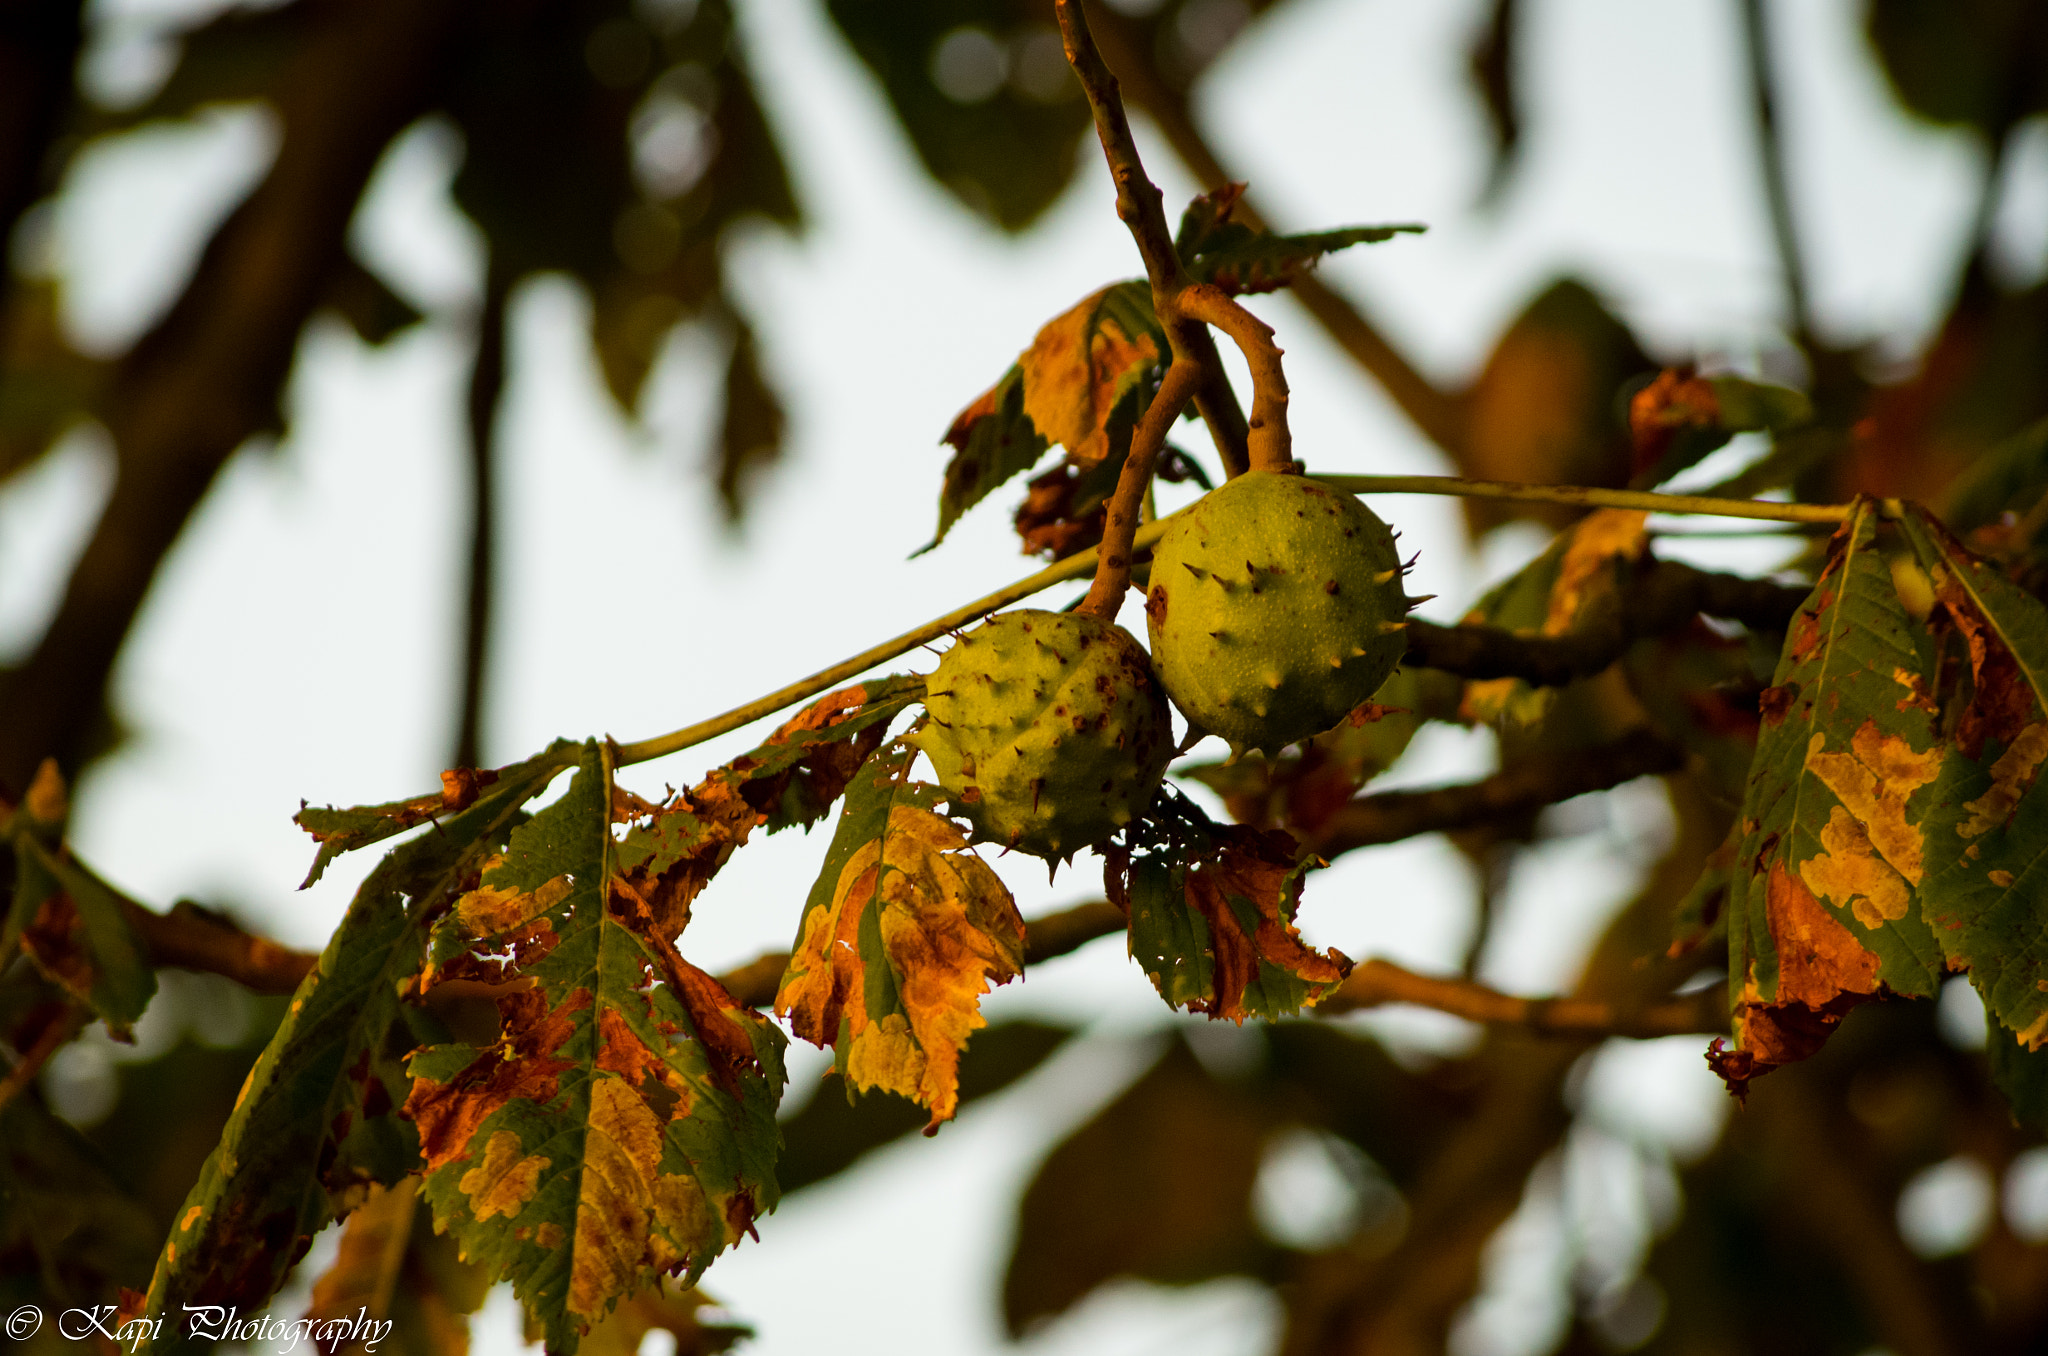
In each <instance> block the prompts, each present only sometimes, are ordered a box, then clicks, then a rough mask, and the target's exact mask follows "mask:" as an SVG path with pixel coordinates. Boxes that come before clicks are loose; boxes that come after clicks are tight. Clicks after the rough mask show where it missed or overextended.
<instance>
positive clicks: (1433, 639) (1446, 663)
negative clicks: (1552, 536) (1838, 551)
mask: <svg viewBox="0 0 2048 1356" xmlns="http://www.w3.org/2000/svg"><path fill="white" fill-rule="evenodd" d="M1807 592H1808V591H1807V590H1806V589H1804V588H1802V587H1799V586H1798V585H1790V584H1778V583H1774V582H1772V581H1771V580H1768V579H1744V578H1741V577H1740V576H1738V575H1730V574H1715V573H1711V572H1709V571H1705V570H1696V569H1693V568H1692V567H1691V566H1689V565H1682V564H1679V563H1678V562H1676V561H1668V560H1660V561H1656V562H1654V563H1653V564H1651V565H1650V566H1649V567H1648V568H1646V569H1644V570H1643V571H1642V572H1641V573H1639V574H1638V575H1637V576H1636V577H1635V578H1634V579H1633V580H1631V581H1630V582H1629V584H1628V587H1627V589H1626V590H1625V591H1624V593H1623V595H1622V606H1621V608H1620V609H1619V610H1618V611H1617V612H1615V613H1611V614H1609V615H1608V616H1607V617H1606V618H1604V619H1602V620H1600V621H1598V622H1596V623H1594V624H1593V625H1590V626H1587V627H1584V628H1582V629H1579V630H1575V631H1571V632H1568V633H1567V634H1565V635H1561V636H1524V635H1517V634H1516V633H1514V632H1512V631H1507V630H1503V629H1502V628H1500V627H1495V626H1438V625H1435V624H1434V623H1431V622H1426V621H1421V620H1419V619H1418V620H1411V621H1410V622H1409V623H1408V654H1407V656H1406V659H1405V661H1404V662H1406V663H1408V664H1412V665H1414V666H1416V667H1417V668H1426V669H1442V670H1443V671H1445V672H1447V673H1455V674H1457V675H1459V676H1460V677H1464V678H1520V679H1522V680H1524V681H1525V682H1529V683H1534V684H1535V685H1537V686H1538V687H1562V686H1563V685H1565V684H1566V683H1571V682H1576V681H1577V680H1578V679H1581V678H1590V677H1591V676H1592V675H1594V674H1596V673H1599V672H1600V671H1602V670H1603V669H1605V668H1606V667H1607V666H1608V665H1610V664H1612V663H1614V661H1616V660H1617V659H1619V658H1621V656H1622V654H1623V653H1624V652H1625V651H1626V650H1627V649H1628V647H1629V646H1630V645H1631V644H1633V643H1634V642H1635V641H1637V640H1639V639H1641V638H1643V637H1645V636H1659V635H1668V634H1669V633H1671V632H1673V631H1676V630H1678V629H1679V628H1680V627H1683V626H1685V625H1686V624H1687V623H1689V622H1690V621H1691V620H1692V618H1693V617H1695V616H1696V615H1698V614H1700V613H1705V614H1706V615H1707V616H1710V617H1724V618H1727V619H1729V620H1731V621H1739V622H1741V623H1742V624H1743V625H1744V626H1747V627H1749V628H1750V629H1752V630H1755V631H1764V632H1770V631H1782V630H1783V629H1784V628H1785V627H1786V626H1788V625H1789V624H1790V623H1791V620H1792V616H1793V614H1794V613H1796V612H1797V611H1798V610H1799V605H1800V604H1801V603H1802V602H1804V601H1805V600H1806V596H1807Z"/></svg>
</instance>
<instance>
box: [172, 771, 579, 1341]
mask: <svg viewBox="0 0 2048 1356" xmlns="http://www.w3.org/2000/svg"><path fill="white" fill-rule="evenodd" d="M528 767H529V769H530V770H529V771H528V772H527V773H526V775H524V776H523V777H517V778H515V777H501V778H499V780H498V781H497V782H496V783H495V784H494V785H493V786H492V787H491V788H490V789H489V790H488V792H486V793H485V794H483V795H482V796H479V797H478V798H477V800H476V801H475V803H474V804H472V805H471V806H470V807H469V808H468V809H466V810H464V811H462V812H460V813H458V814H455V815H453V816H450V817H449V818H447V819H445V820H443V821H441V823H440V824H439V825H438V826H437V827H436V829H435V830H434V831H432V832H429V833H425V834H422V835H420V836H419V837H417V838H414V839H412V840H410V841H408V842H406V843H403V844H401V845H400V846H399V847H397V848H395V849H393V850H392V852H391V853H390V854H389V855H388V856H386V857H385V859H384V860H383V861H382V862H380V863H379V864H378V865H377V868H376V869H375V870H374V871H372V872H371V873H370V875H369V878H368V879H366V880H365V881H364V882H363V885H362V888H361V889H360V890H358V891H357V892H356V897H355V899H354V901H353V902H352V903H351V904H350V905H349V911H348V914H347V916H346V917H344V918H343V919H342V922H341V926H340V927H339V928H337V929H336V930H335V933H334V936H333V937H332V938H331V939H330V940H329V941H328V943H327V949H326V950H325V951H324V952H322V953H321V956H320V963H319V965H318V966H317V967H316V968H315V969H314V971H313V972H312V973H311V974H309V975H308V976H307V977H306V979H305V981H304V983H302V984H301V985H300V986H299V991H298V993H297V994H296V995H295V996H294V997H293V999H292V1004H291V1008H290V1010H289V1011H288V1012H287V1013H286V1015H285V1019H284V1021H283V1022H282V1023H281V1024H280V1025H279V1026H278V1029H277V1034H276V1035H275V1036H273V1037H272V1038H271V1042H270V1044H269V1046H267V1047H266V1048H265V1049H264V1051H263V1054H262V1056H261V1057H259V1058H258V1059H257V1061H256V1066H255V1067H254V1068H253V1069H251V1070H250V1072H249V1077H248V1081H247V1082H245V1083H244V1084H243V1086H242V1091H241V1095H240V1096H239V1097H238V1098H237V1099H236V1103H235V1110H234V1114H233V1115H232V1116H230V1117H229V1119H228V1124H227V1129H226V1130H225V1132H224V1133H223V1134H222V1136H221V1141H220V1145H219V1146H218V1147H217V1148H216V1149H215V1150H214V1152H213V1155H212V1157H210V1158H209V1159H207V1161H206V1167H205V1169H204V1170H203V1171H202V1172H201V1174H200V1177H199V1181H198V1183H197V1184H196V1185H195V1186H194V1187H193V1188H192V1191H191V1194H190V1195H188V1196H187V1197H186V1199H185V1204H184V1207H183V1208H182V1209H181V1210H180V1211H179V1213H178V1218H177V1221H176V1223H175V1224H174V1225H173V1226H172V1229H171V1234H170V1238H169V1241H168V1242H166V1243H165V1245H164V1250H163V1254H162V1256H161V1257H159V1258H158V1260H157V1266H156V1274H155V1277H154V1278H153V1279H152V1281H151V1282H150V1288H149V1295H148V1304H147V1309H146V1316H147V1317H149V1318H151V1319H157V1318H163V1317H165V1316H166V1315H168V1316H169V1317H170V1319H171V1321H169V1322H166V1323H164V1324H163V1327H162V1332H161V1335H160V1337H159V1338H158V1342H159V1344H163V1345H171V1344H177V1343H180V1342H184V1341H186V1340H188V1334H186V1332H185V1331H184V1329H183V1324H182V1321H181V1315H182V1313H183V1311H184V1306H186V1305H206V1304H214V1305H223V1306H240V1307H241V1308H243V1309H244V1310H247V1309H251V1308H256V1307H259V1306H261V1305H262V1304H263V1302H264V1301H266V1300H267V1299H269V1298H270V1296H271V1295H272V1294H273V1293H275V1292H276V1290H277V1287H278V1286H279V1285H280V1284H281V1283H282V1282H283V1280H284V1276H285V1273H286V1272H287V1271H288V1270H289V1269H290V1267H291V1265H292V1263H294V1262H295V1261H297V1260H298V1258H299V1256H300V1254H302V1253H303V1252H304V1251H305V1249H306V1246H307V1245H308V1244H309V1243H310V1242H311V1241H312V1238H313V1235H314V1234H315V1233H317V1232H319V1230H320V1229H321V1228H322V1227H324V1226H325V1225H326V1224H327V1223H328V1221H330V1220H331V1219H333V1218H334V1217H335V1216H336V1215H337V1214H340V1213H342V1212H343V1211H345V1210H347V1209H348V1208H350V1207H352V1206H353V1205H354V1204H355V1202H356V1199H357V1198H358V1197H359V1196H360V1195H361V1194H362V1193H363V1192H364V1191H366V1190H367V1189H368V1188H369V1187H370V1186H371V1185H372V1184H375V1183H382V1184H385V1185H390V1184H392V1183H395V1182H397V1181H398V1180H399V1179H401V1178H402V1177H404V1176H405V1174H406V1173H408V1172H410V1171H411V1170H412V1169H413V1168H414V1167H415V1166H416V1165H417V1163H418V1161H419V1152H418V1141H417V1138H416V1136H415V1134H414V1132H413V1128H412V1126H411V1125H410V1124H409V1123H407V1122H406V1121H405V1120H403V1119H401V1118H400V1117H399V1116H397V1115H396V1114H394V1113H395V1112H396V1110H397V1107H398V1105H399V1104H400V1103H401V1102H403V1101H404V1099H405V1095H406V1094H405V1075H404V1072H403V1068H402V1065H403V1061H404V1059H405V1056H406V1053H407V1052H408V1051H410V1050H411V1049H412V1048H413V1047H415V1046H417V1045H419V1044H420V1043H421V1042H422V1041H425V1040H429V1039H433V1038H434V1037H435V1034H436V1024H435V1023H434V1021H433V1019H432V1018H430V1017H429V1016H428V1015H427V1013H426V1012H425V1011H424V1010H423V1009H421V1008H419V1007H417V1006H415V1005H412V1004H409V1003H407V1002H405V1001H404V996H405V994H406V993H407V992H408V991H410V990H412V989H413V988H414V976H415V975H416V974H417V972H418V970H419V968H420V964H421V961H422V958H423V954H424V941H425V932H426V925H427V922H428V920H430V919H431V918H432V917H434V916H435V915H436V914H437V913H439V912H440V911H441V910H443V909H445V908H446V907H447V906H448V904H449V902H450V901H451V900H452V899H453V898H454V897H455V896H456V894H457V893H458V892H459V891H460V888H461V884H462V882H463V880H464V879H465V878H466V877H473V876H474V873H475V871H476V869H477V862H478V861H479V860H480V859H481V858H482V857H483V856H484V855H486V854H487V853H488V852H489V851H490V850H491V849H492V847H493V846H495V845H496V844H497V843H499V842H502V835H503V833H504V831H505V829H506V828H507V826H508V825H509V824H510V822H511V821H512V819H513V818H514V816H515V815H516V813H517V811H518V809H519V807H520V806H521V805H523V804H524V803H525V802H526V801H527V800H529V799H531V798H532V797H533V796H535V795H538V794H539V793H540V792H541V791H542V790H543V789H545V787H546V786H547V784H548V782H549V781H550V780H552V778H553V776H554V773H555V771H558V770H559V765H558V764H557V765H556V767H555V768H554V769H553V770H545V771H543V770H531V769H533V767H534V765H528Z"/></svg>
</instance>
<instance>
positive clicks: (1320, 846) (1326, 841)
mask: <svg viewBox="0 0 2048 1356" xmlns="http://www.w3.org/2000/svg"><path fill="white" fill-rule="evenodd" d="M1684 765H1685V754H1684V752H1683V750H1681V749H1679V748H1678V747H1677V746H1676V745H1674V744H1672V743H1670V742H1669V741H1668V740H1666V739H1665V738H1664V737H1663V736H1661V735H1658V734H1655V733H1653V732H1652V731H1649V730H1637V731H1634V732H1632V733H1630V734H1626V735H1623V736H1622V737H1621V738H1619V739H1616V740H1613V741H1611V742H1610V743H1606V744H1597V745H1594V746H1593V747H1592V748H1587V749H1574V750H1572V751H1571V752H1570V753H1564V754H1553V755H1550V756H1547V757H1542V758H1534V759H1531V760H1529V761H1528V762H1525V763H1520V764H1517V765H1516V766H1513V767H1510V768H1507V769H1506V770H1504V771H1501V772H1497V773H1495V774H1494V775H1493V776H1491V777H1486V778H1482V779H1481V780H1479V781H1476V782H1466V783H1462V784H1460V785H1456V786H1439V787H1432V788H1428V789H1425V790H1418V791H1382V792H1379V793H1378V794H1376V795H1370V796H1360V797H1359V798H1358V799H1356V800H1353V801H1350V802H1348V803H1347V804H1345V805H1343V806H1341V807H1339V808H1338V810H1337V811H1336V812H1335V813H1334V814H1332V815H1331V816H1330V817H1329V818H1328V819H1327V820H1325V821H1324V822H1323V823H1322V824H1320V825H1318V826H1317V829H1316V832H1315V834H1314V835H1313V837H1312V838H1311V840H1310V842H1309V846H1310V847H1312V848H1314V849H1315V850H1316V852H1317V853H1318V854H1319V855H1321V856H1324V857H1334V856H1337V855H1338V854H1339V853H1343V852H1350V851H1351V850H1353V849H1354V848H1362V847H1372V846H1375V845H1377V844H1381V843H1398V842H1400V841H1402V840H1403V839H1407V838H1414V837H1417V836H1419V835H1421V834H1425V833H1448V832H1451V831H1453V830H1456V829H1469V828H1472V827H1474V826H1476V825H1480V824H1490V823H1493V822H1495V821H1497V820H1501V819H1505V818H1507V817H1508V816H1510V815H1518V814H1526V813H1528V812H1530V811H1532V810H1540V809H1542V808H1543V807H1544V806H1546V805H1555V804H1557V803H1558V802H1559V801H1565V800H1570V799H1571V798H1572V797H1574V796H1583V795H1585V794H1587V793H1588V792H1592V791H1606V790H1609V789H1610V788H1613V787H1616V786H1620V785H1622V784H1623V783H1625V782H1632V781H1634V780H1635V779H1636V778H1638V777H1648V776H1652V775H1654V774H1656V773H1660V772H1675V771H1677V770H1678V769H1679V768H1681V767H1683V766H1684Z"/></svg>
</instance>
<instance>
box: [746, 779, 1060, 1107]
mask: <svg viewBox="0 0 2048 1356" xmlns="http://www.w3.org/2000/svg"><path fill="white" fill-rule="evenodd" d="M915 757H916V753H915V751H914V750H912V749H911V748H909V746H907V745H905V744H903V743H901V742H898V743H896V744H893V745H891V746H890V747H889V749H887V750H886V751H884V752H883V753H882V754H880V755H878V756H877V757H876V758H874V759H872V760H870V762H869V763H868V765H867V766H866V767H864V768H863V769H862V770H861V772H860V773H859V774H858V775H857V776H856V777H855V779H854V782H853V785H852V786H851V787H850V788H848V791H847V796H846V808H845V810H844V811H843V812H842V813H841V815H840V820H839V827H838V830H837V831H836V832H835V833H834V835H833V838H832V846H831V848H830V849H829V850H828V851H827V853H826V855H825V865H824V869H823V870H822V871H821V872H820V873H819V876H818V880H817V883H816V884H815V885H813V886H812V887H811V894H810V898H809V899H808V900H807V901H806V902H805V904H804V912H803V917H802V920H801V921H800V922H799V924H798V927H797V937H796V942H795V944H794V945H793V946H792V947H791V948H790V958H789V968H788V970H787V971H786V972H785V973H784V975H783V978H782V985H781V988H780V990H779V991H778V992H777V994H776V996H775V1010H776V1012H777V1013H778V1014H780V1015H783V1016H786V1017H787V1018H788V1019H789V1022H790V1028H791V1030H793V1031H795V1032H796V1034H797V1035H799V1036H802V1037H803V1038H804V1039H805V1040H808V1041H810V1042H812V1043H813V1044H815V1045H821V1046H824V1045H829V1046H831V1047H832V1052H833V1055H834V1060H835V1064H836V1066H837V1068H838V1070H839V1072H840V1074H841V1075H843V1076H844V1077H845V1078H846V1080H847V1086H848V1087H849V1089H860V1090H867V1089H871V1088H880V1089H883V1090H885V1091H888V1092H894V1093H897V1094H899V1095H901V1096H904V1097H908V1098H910V1099H911V1100H912V1101H914V1102H916V1103H917V1104H918V1105H920V1106H923V1107H925V1108H927V1109H929V1110H930V1112H931V1121H930V1123H929V1125H927V1127H926V1130H927V1132H928V1133H929V1132H930V1131H933V1130H936V1129H937V1127H938V1126H939V1124H940V1123H941V1122H943V1121H946V1120H950V1119H951V1118H952V1116H953V1112H954V1110H955V1108H956V1107H957V1105H958V1103H959V1066H960V1051H961V1049H962V1047H964V1046H965V1045H966V1043H967V1039H968V1037H969V1036H970V1035H971V1034H972V1033H973V1032H974V1030H975V1029H976V1028H978V1027H981V1026H984V1025H986V1022H985V1020H984V1019H983V1017H982V1016H981V995H982V994H983V993H985V992H987V991H988V989H989V988H990V987H991V986H993V985H996V984H1004V983H1008V982H1009V981H1010V980H1011V979H1013V978H1015V977H1016V976H1017V975H1018V974H1020V973H1022V971H1023V968H1024V920H1023V918H1022V917H1021V916H1020V915H1019V914H1018V912H1017V905H1016V902H1015V901H1014V900H1013V899H1011V897H1010V892H1009V890H1008V889H1006V888H1005V887H1004V885H1003V883H1002V881H1001V879H999V878H998V877H997V876H996V874H995V872H994V871H992V870H990V869H989V867H988V864H987V863H986V862H984V861H982V860H981V858H980V857H978V856H977V855H975V853H974V851H973V849H972V848H970V847H969V846H968V844H967V835H966V834H965V833H963V832H961V830H960V829H959V828H958V827H957V826H956V825H954V824H953V823H952V821H950V820H948V819H945V818H943V817H942V816H940V815H938V814H937V813H935V812H934V808H933V807H934V806H935V805H936V804H937V803H938V801H939V799H940V797H941V794H942V793H940V792H939V790H938V788H937V787H932V786H925V785H923V784H921V783H916V782H911V781H909V780H908V774H909V769H910V764H911V762H912V761H913V760H914V759H915Z"/></svg>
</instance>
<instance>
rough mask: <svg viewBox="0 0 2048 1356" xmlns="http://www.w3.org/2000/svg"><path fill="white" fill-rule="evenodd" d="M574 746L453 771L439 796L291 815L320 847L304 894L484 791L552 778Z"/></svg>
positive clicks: (304, 807) (556, 746)
mask: <svg viewBox="0 0 2048 1356" xmlns="http://www.w3.org/2000/svg"><path fill="white" fill-rule="evenodd" d="M573 747H574V746H573V745H569V744H566V743H564V742H562V741H559V740H558V741H556V742H555V743H554V744H552V745H550V746H549V747H548V750H547V751H546V752H545V753H542V754H539V755H538V756H536V757H533V758H529V759H527V760H526V761H525V762H523V763H515V764H513V765H512V766H510V767H505V768H500V769H498V770H497V771H495V772H482V771H479V770H477V769H476V768H451V769H449V770H448V771H446V772H443V773H442V774H441V790H440V792H439V793H438V794H433V795H425V796H414V797H412V798H411V799H410V800H394V801H388V802H386V803H385V804H382V805H357V806H353V807H351V808H349V809H345V810H341V809H336V808H335V807H333V806H331V805H327V806H312V805H306V804H304V803H303V802H302V803H301V804H300V806H299V812H298V813H297V814H295V815H293V816H292V823H294V824H297V825H298V826H299V827H300V828H302V829H304V830H305V831H306V832H307V833H309V834H311V835H312V836H313V841H314V842H315V843H318V844H319V845H320V847H319V851H317V852H316V853H315V854H314V856H313V867H312V869H311V870H310V871H308V872H307V873H306V879H305V880H303V881H301V882H300V883H299V888H300V889H301V890H303V889H305V888H307V887H308V886H310V885H312V884H313V883H314V882H315V881H317V880H319V879H320V877H321V876H322V875H324V874H325V873H326V871H327V865H328V863H329V862H332V861H333V860H334V859H335V858H336V857H339V856H341V855H342V854H343V853H344V852H354V851H355V850H356V849H357V848H365V847H369V846H370V845H371V844H373V843H381V842H383V841H384V840H385V839H386V838H391V837H394V836H396V835H398V834H401V833H404V832H405V831H406V830H407V829H414V828H418V827H419V826H420V825H422V824H427V823H431V822H433V821H435V820H442V819H446V818H447V817H448V816H450V815H455V814H460V813H461V812H462V811H464V810H466V809H468V808H469V807H470V805H471V804H473V803H474V802H475V800H476V798H477V796H478V795H479V794H480V793H481V792H482V790H483V789H484V788H485V787H487V786H490V785H491V784H493V783H495V782H497V781H499V780H501V779H502V780H509V781H513V782H519V783H522V784H523V783H526V782H529V781H531V780H532V779H533V778H534V777H537V776H541V775H544V774H548V775H551V774H552V773H553V772H557V771H560V770H561V769H562V768H563V767H565V766H567V765H568V760H567V754H566V753H565V751H566V750H568V749H570V748H573Z"/></svg>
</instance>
